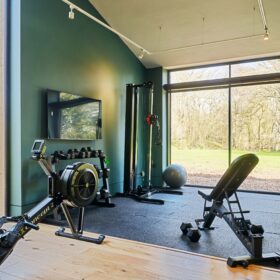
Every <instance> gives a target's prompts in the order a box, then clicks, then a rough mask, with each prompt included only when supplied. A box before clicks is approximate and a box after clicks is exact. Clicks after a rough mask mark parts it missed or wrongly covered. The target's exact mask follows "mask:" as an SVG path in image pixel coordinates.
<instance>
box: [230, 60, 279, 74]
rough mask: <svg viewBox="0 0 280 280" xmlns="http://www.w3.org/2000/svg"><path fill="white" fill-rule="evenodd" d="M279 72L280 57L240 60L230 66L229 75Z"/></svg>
mask: <svg viewBox="0 0 280 280" xmlns="http://www.w3.org/2000/svg"><path fill="white" fill-rule="evenodd" d="M279 72H280V59H271V60H263V61H254V62H242V63H238V64H233V65H232V66H231V76H232V77H239V76H250V75H261V74H271V73H279Z"/></svg>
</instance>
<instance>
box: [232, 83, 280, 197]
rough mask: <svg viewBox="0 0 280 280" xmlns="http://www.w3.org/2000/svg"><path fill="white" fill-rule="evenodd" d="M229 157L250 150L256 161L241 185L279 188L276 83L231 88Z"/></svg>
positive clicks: (278, 90)
mask: <svg viewBox="0 0 280 280" xmlns="http://www.w3.org/2000/svg"><path fill="white" fill-rule="evenodd" d="M232 145H233V147H232V149H233V154H232V159H234V158H235V157H237V156H238V155H241V154H245V153H249V152H253V153H255V154H256V155H257V156H258V157H259V164H258V165H257V166H256V168H255V169H254V170H253V172H252V173H251V175H250V176H249V178H248V179H247V180H246V181H245V182H244V183H243V184H242V186H241V188H243V189H250V190H256V191H271V192H279V191H280V85H279V84H272V85H258V86H246V87H237V88H233V89H232Z"/></svg>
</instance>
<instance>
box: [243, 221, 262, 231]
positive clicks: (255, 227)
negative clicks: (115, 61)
mask: <svg viewBox="0 0 280 280" xmlns="http://www.w3.org/2000/svg"><path fill="white" fill-rule="evenodd" d="M245 223H246V224H247V226H248V228H249V230H250V231H251V233H252V234H264V229H263V226H262V225H254V224H252V223H251V221H250V220H245Z"/></svg>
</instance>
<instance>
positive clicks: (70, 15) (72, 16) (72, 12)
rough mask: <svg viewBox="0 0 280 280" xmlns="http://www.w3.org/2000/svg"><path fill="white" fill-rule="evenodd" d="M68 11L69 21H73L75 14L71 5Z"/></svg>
mask: <svg viewBox="0 0 280 280" xmlns="http://www.w3.org/2000/svg"><path fill="white" fill-rule="evenodd" d="M69 8H70V11H69V13H68V18H69V19H72V20H73V19H75V13H74V6H73V5H69Z"/></svg>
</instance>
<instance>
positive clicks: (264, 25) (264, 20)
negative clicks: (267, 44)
mask: <svg viewBox="0 0 280 280" xmlns="http://www.w3.org/2000/svg"><path fill="white" fill-rule="evenodd" d="M258 4H259V10H260V14H261V17H262V22H263V28H264V36H263V39H264V40H265V41H267V40H268V39H269V32H268V27H267V21H266V16H265V13H264V7H263V2H262V0H258Z"/></svg>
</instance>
